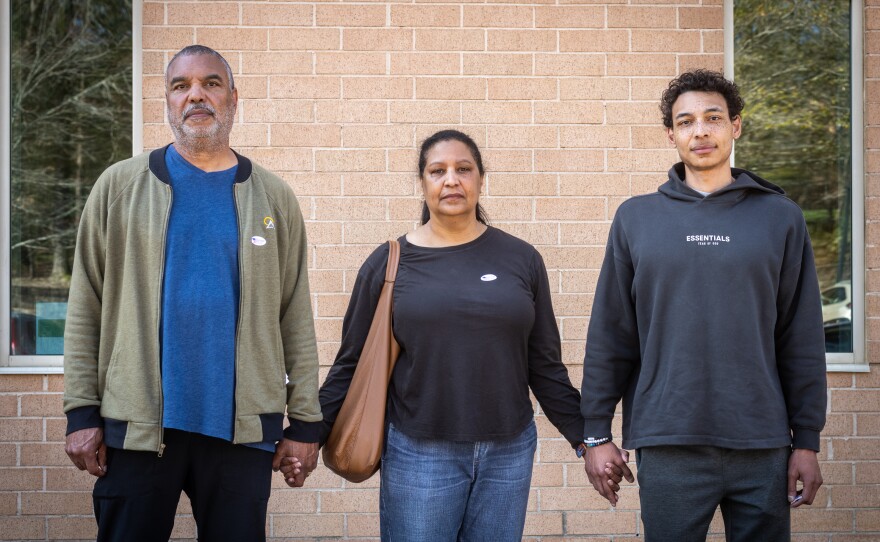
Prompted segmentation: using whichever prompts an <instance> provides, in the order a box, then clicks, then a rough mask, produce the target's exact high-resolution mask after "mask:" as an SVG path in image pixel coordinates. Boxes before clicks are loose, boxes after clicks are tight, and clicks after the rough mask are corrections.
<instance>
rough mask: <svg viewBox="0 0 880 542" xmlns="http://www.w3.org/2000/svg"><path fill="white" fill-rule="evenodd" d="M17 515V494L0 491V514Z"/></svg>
mask: <svg viewBox="0 0 880 542" xmlns="http://www.w3.org/2000/svg"><path fill="white" fill-rule="evenodd" d="M15 515H18V494H17V493H0V516H15Z"/></svg>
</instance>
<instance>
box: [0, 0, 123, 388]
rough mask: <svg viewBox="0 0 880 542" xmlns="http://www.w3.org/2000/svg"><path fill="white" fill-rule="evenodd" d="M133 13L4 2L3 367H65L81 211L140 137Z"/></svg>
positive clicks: (61, 3) (39, 1) (116, 6)
mask: <svg viewBox="0 0 880 542" xmlns="http://www.w3.org/2000/svg"><path fill="white" fill-rule="evenodd" d="M135 7H136V11H135V12H136V13H140V3H139V2H136V4H135ZM135 12H133V11H132V2H131V0H90V1H89V2H78V1H75V0H2V1H0V17H2V21H3V26H4V27H5V28H2V29H0V36H2V38H3V47H2V49H0V63H2V70H3V73H4V74H8V75H9V76H8V77H6V75H4V77H3V78H2V79H3V80H5V81H6V83H5V85H4V88H3V89H2V91H3V92H2V95H0V106H2V128H0V129H2V130H3V133H2V135H3V137H2V138H0V140H2V141H4V142H8V143H5V144H6V145H8V146H7V148H5V149H3V152H2V154H0V167H2V171H3V176H2V180H0V190H2V196H0V204H2V205H0V217H2V226H0V233H2V237H0V240H2V251H3V257H2V259H0V262H2V268H3V269H2V272H3V274H2V281H3V290H2V294H0V309H2V313H0V339H2V343H0V344H2V345H3V346H2V350H0V370H4V371H6V372H8V371H11V370H13V368H19V369H18V370H29V371H36V370H38V368H41V369H45V368H51V367H56V368H57V367H60V366H61V354H62V353H63V351H64V323H65V318H66V313H67V293H68V284H69V279H70V267H71V263H72V258H73V251H74V245H75V241H76V229H77V226H78V224H79V216H80V212H81V211H82V208H83V205H84V203H85V200H86V198H87V197H88V194H89V191H90V189H91V187H92V184H93V183H94V181H95V179H97V177H98V175H100V173H101V172H102V171H103V170H104V168H106V167H107V166H108V165H109V164H111V163H113V162H116V161H118V160H121V159H124V158H127V157H129V156H131V155H132V150H133V148H134V147H135V145H133V141H132V137H133V136H132V134H133V129H132V128H133V111H134V110H133V104H134V103H138V102H139V101H140V93H139V92H137V93H134V92H133V89H134V86H133V84H132V81H133V73H134V63H133V54H132V52H133V29H135V28H136V29H137V31H138V32H139V30H140V29H139V26H140V23H139V21H138V23H137V25H135V24H133V22H134V21H133V13H135ZM139 75H140V74H139V73H138V77H139ZM138 83H140V81H139V80H138ZM6 85H8V86H6ZM138 87H140V84H138ZM138 107H139V106H138ZM138 128H139V127H138ZM7 323H8V324H9V325H8V326H7V325H6V324H7ZM21 368H30V369H21ZM55 370H56V371H57V370H58V369H55Z"/></svg>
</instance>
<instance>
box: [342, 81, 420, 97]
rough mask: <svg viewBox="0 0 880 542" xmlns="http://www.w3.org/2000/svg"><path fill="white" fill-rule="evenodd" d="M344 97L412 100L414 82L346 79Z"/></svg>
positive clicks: (343, 83)
mask: <svg viewBox="0 0 880 542" xmlns="http://www.w3.org/2000/svg"><path fill="white" fill-rule="evenodd" d="M342 96H343V98H345V99H347V100H348V99H372V100H377V99H392V100H393V99H401V98H412V97H413V80H412V79H411V78H409V77H344V78H343V79H342Z"/></svg>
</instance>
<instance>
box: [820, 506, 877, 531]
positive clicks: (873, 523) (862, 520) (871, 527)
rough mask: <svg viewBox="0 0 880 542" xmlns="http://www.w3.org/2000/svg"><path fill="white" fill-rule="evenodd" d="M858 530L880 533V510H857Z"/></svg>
mask: <svg viewBox="0 0 880 542" xmlns="http://www.w3.org/2000/svg"><path fill="white" fill-rule="evenodd" d="M822 530H823V531H825V530H827V529H822ZM856 530H857V531H859V532H867V531H880V510H856Z"/></svg>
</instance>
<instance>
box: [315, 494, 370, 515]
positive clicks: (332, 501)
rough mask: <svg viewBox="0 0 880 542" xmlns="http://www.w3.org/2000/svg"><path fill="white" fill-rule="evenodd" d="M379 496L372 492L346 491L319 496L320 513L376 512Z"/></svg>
mask: <svg viewBox="0 0 880 542" xmlns="http://www.w3.org/2000/svg"><path fill="white" fill-rule="evenodd" d="M378 511H379V494H378V493H377V492H376V491H373V490H362V489H347V490H345V491H327V492H324V493H323V494H322V495H321V512H322V513H334V512H359V513H363V512H373V513H375V512H378Z"/></svg>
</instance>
